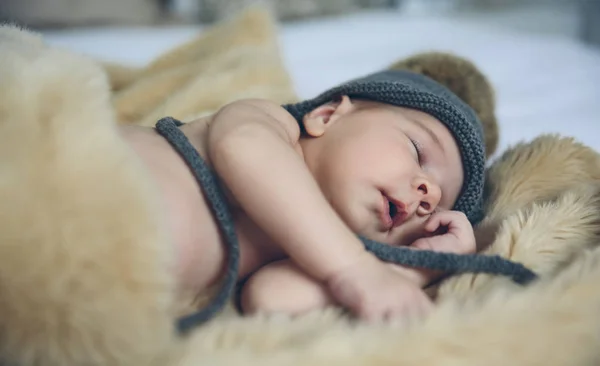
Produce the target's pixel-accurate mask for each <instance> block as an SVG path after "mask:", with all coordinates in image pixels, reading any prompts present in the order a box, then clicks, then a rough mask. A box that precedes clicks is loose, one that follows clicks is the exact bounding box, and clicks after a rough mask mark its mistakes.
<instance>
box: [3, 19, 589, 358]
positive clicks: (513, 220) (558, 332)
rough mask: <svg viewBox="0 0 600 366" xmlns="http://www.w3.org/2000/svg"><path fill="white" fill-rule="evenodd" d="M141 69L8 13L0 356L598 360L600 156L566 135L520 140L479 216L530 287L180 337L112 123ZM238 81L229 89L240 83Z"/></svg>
mask: <svg viewBox="0 0 600 366" xmlns="http://www.w3.org/2000/svg"><path fill="white" fill-rule="evenodd" d="M228 24H235V22H234V23H228ZM215 39H216V38H215ZM184 52H189V53H194V52H200V51H199V50H196V51H194V52H192V50H190V49H187V51H184ZM190 57H191V58H194V57H196V56H190ZM244 57H246V56H244ZM176 59H177V60H181V59H180V58H176ZM443 60H446V61H443ZM447 60H448V59H447V58H442V61H440V62H447ZM250 63H251V64H252V62H250ZM159 64H160V62H157V63H155V64H154V65H159ZM167 64H168V62H167ZM102 67H104V68H102ZM177 67H179V66H177ZM177 67H176V66H173V67H171V66H169V67H167V69H168V70H175V69H176V68H177ZM442 69H444V68H443V67H442ZM168 70H167V71H168ZM215 70H217V69H215ZM103 71H104V72H103ZM131 71H132V72H134V73H135V74H134V75H132V74H130V73H129V72H128V70H127V69H122V68H120V67H119V65H106V64H100V63H97V62H94V61H93V60H89V59H87V58H84V57H81V56H77V55H74V54H72V53H70V52H66V51H63V50H59V49H56V48H51V47H48V46H45V45H44V43H43V40H42V39H41V38H40V37H38V36H36V35H35V34H33V33H30V32H28V31H23V30H19V29H16V28H12V27H3V28H0V196H1V197H0V199H1V202H2V205H1V206H0V215H1V218H2V220H0V359H2V360H3V362H5V363H6V364H11V365H12V364H15V365H20V366H29V365H51V366H52V365H57V366H58V365H61V366H71V365H73V366H75V365H78V366H79V365H128V366H129V365H136V366H137V365H140V366H141V365H161V366H162V365H164V366H175V365H179V366H188V365H189V366H192V365H194V366H195V365H199V364H202V365H204V364H208V365H224V366H242V365H244V366H245V365H260V366H268V365H274V366H280V365H290V366H294V365H323V366H336V365H340V366H341V365H344V366H352V365H357V366H358V365H361V366H363V365H365V366H366V365H369V366H388V365H389V366H392V365H405V366H410V365H415V366H417V365H419V366H423V365H431V366H434V365H445V366H451V365H462V366H469V365H473V366H480V365H486V366H496V365H497V366H504V365H515V366H521V365H522V366H538V365H539V366H541V365H544V366H563V365H573V366H588V365H590V366H592V365H598V364H599V363H600V350H599V349H598V348H597V345H598V343H599V342H600V332H599V331H598V330H599V329H600V311H599V309H600V287H599V286H598V283H600V248H598V245H597V244H598V243H599V240H598V239H599V235H600V229H599V227H600V225H599V223H600V181H599V177H600V169H599V164H600V163H599V161H600V159H599V157H598V154H597V153H596V152H594V151H592V150H590V149H589V148H587V147H585V146H583V145H580V144H578V143H576V142H575V141H573V140H571V139H569V138H563V137H558V136H541V137H540V138H538V139H536V140H534V141H532V142H528V143H523V144H520V145H517V146H515V147H513V148H512V149H510V150H509V151H507V152H506V153H505V154H504V155H503V156H502V157H501V158H500V159H499V160H498V161H496V162H495V163H494V164H493V165H492V167H491V168H490V170H489V172H488V187H489V189H488V192H487V193H488V198H489V201H488V215H487V217H486V219H485V221H484V222H483V223H482V224H481V225H480V226H479V227H478V228H477V236H478V245H480V246H481V248H482V250H483V251H484V253H485V254H499V255H502V256H505V257H508V258H511V259H513V260H515V261H519V262H521V263H523V264H525V265H527V266H529V267H531V268H532V269H534V270H535V271H537V272H538V273H539V274H540V275H541V276H542V277H541V279H540V280H539V281H538V282H534V283H533V284H531V285H530V286H528V287H524V288H521V287H519V286H517V285H515V284H513V283H512V282H510V281H509V280H507V279H505V278H502V277H490V276H486V275H470V274H466V275H461V276H456V277H453V278H450V279H448V280H447V281H445V282H443V283H442V285H441V286H440V288H439V291H438V298H437V299H438V303H439V307H437V308H436V309H435V311H434V313H433V314H432V316H431V317H430V318H428V319H427V320H426V321H425V322H423V323H420V322H418V321H414V322H412V324H410V323H407V324H387V325H379V326H377V325H371V326H369V325H365V324H356V323H353V322H352V321H351V320H350V319H348V318H346V317H345V316H343V315H342V314H341V313H339V312H338V311H337V310H336V309H327V310H326V311H319V312H315V313H312V314H308V315H306V316H304V317H300V318H296V319H286V318H277V317H273V318H270V319H266V318H261V317H260V316H255V317H249V318H239V317H237V316H236V315H235V314H233V313H232V312H227V313H225V314H223V315H222V316H220V317H219V318H217V319H215V321H213V322H211V323H209V324H208V325H206V326H205V327H203V328H200V329H197V330H195V331H194V332H193V333H192V334H190V335H189V336H188V337H185V338H177V337H176V336H175V335H174V334H173V323H174V320H175V315H176V314H177V313H178V312H179V311H180V310H181V308H180V306H182V305H183V304H181V303H180V301H178V299H175V298H173V292H174V291H173V289H174V287H173V286H174V284H173V278H172V276H171V275H170V266H171V263H172V262H171V261H172V259H173V256H172V253H171V252H170V250H169V249H168V248H170V245H169V244H170V243H169V240H170V238H169V237H168V236H167V234H166V232H165V230H164V218H163V217H162V216H161V212H163V210H161V207H159V206H157V205H158V203H157V202H156V201H155V200H154V198H153V197H155V195H154V189H155V187H153V186H152V185H151V184H149V180H147V177H146V176H145V174H144V172H143V170H141V167H140V166H139V163H138V161H137V159H136V158H135V156H134V154H133V153H132V152H131V151H130V150H129V149H128V148H127V146H126V145H125V144H124V143H123V142H122V141H121V140H120V138H119V136H118V134H117V131H116V129H115V126H116V124H117V116H118V115H119V108H117V106H118V103H114V102H115V94H111V92H110V90H111V85H112V90H115V91H116V92H117V93H119V92H120V91H122V90H125V89H127V88H128V87H129V86H131V85H134V84H135V83H136V82H139V81H140V80H142V79H144V78H145V77H143V76H142V74H143V72H142V71H140V70H131ZM163 71H164V70H163ZM231 71H233V69H230V68H228V69H224V70H220V71H215V75H212V76H210V75H203V76H202V77H203V78H204V77H205V78H207V80H209V79H210V78H211V77H212V78H214V79H213V80H214V82H215V87H217V85H220V84H221V83H224V84H223V85H225V82H224V81H223V80H224V79H219V75H218V74H221V73H223V74H225V73H227V72H231ZM106 75H108V76H109V77H108V78H107V77H106ZM167 79H168V78H165V80H167ZM217 80H218V81H217ZM453 80H456V81H459V80H460V78H456V79H453ZM255 82H257V81H256V80H254V81H253V80H252V79H248V83H249V84H247V85H245V87H244V88H246V87H247V88H248V89H247V90H250V91H251V90H253V88H254V87H255V86H254V85H253V83H255ZM258 84H259V86H258V87H257V91H255V92H257V93H266V94H269V93H273V91H274V90H277V88H283V89H282V93H289V92H290V88H287V87H285V86H284V85H285V83H281V82H280V81H277V79H272V84H269V82H265V83H264V84H261V83H260V82H259V83H258ZM269 85H271V86H272V89H271V88H270V87H269ZM229 86H230V87H231V88H232V89H230V88H229V87H223V89H222V92H223V93H224V94H223V97H224V99H223V100H226V99H228V98H235V96H236V95H237V96H240V95H244V93H245V92H244V91H241V92H240V94H235V93H233V92H232V90H235V89H236V88H237V87H236V85H235V83H231V84H229ZM244 88H243V89H244ZM169 94H170V93H166V95H169ZM192 94H193V93H192ZM140 100H141V101H143V100H144V98H141V99H140ZM113 103H114V104H113ZM214 103H215V104H214V105H217V104H218V102H214ZM486 103H488V104H487V105H492V104H490V103H491V102H489V101H488V102H486ZM134 104H135V103H134ZM142 104H143V103H142ZM190 105H193V103H191V104H187V103H182V104H181V105H180V107H179V108H181V110H184V109H186V108H188V107H189V106H190ZM145 108H146V107H144V108H142V109H144V110H145ZM203 108H204V107H198V106H196V107H195V108H191V109H190V110H189V111H190V113H191V111H192V109H193V112H194V113H203V112H206V111H207V110H203ZM146 113H148V110H145V112H144V113H142V114H143V115H146ZM138 121H141V119H140V120H138ZM493 128H494V127H492V129H491V130H493ZM487 130H488V131H490V129H487Z"/></svg>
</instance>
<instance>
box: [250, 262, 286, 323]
mask: <svg viewBox="0 0 600 366" xmlns="http://www.w3.org/2000/svg"><path fill="white" fill-rule="evenodd" d="M280 282H281V279H278V278H277V277H276V276H274V273H273V269H271V268H269V267H268V266H267V267H265V268H262V269H261V270H259V271H257V272H256V273H254V274H253V275H252V276H251V277H250V278H249V279H248V280H247V281H246V283H245V284H244V286H243V287H242V290H241V293H240V305H241V308H242V311H243V312H244V313H246V314H253V313H257V312H273V311H276V310H277V308H278V307H281V304H278V303H279V302H280V300H278V298H281V297H284V296H285V294H283V293H282V291H283V290H284V289H285V286H282V284H281V283H280ZM278 305H279V306H278Z"/></svg>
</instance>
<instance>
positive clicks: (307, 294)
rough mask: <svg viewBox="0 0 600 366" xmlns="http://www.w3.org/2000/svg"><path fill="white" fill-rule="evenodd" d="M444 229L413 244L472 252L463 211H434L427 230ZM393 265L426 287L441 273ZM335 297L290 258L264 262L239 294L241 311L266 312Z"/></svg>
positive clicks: (315, 305) (301, 308)
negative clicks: (442, 232) (268, 262)
mask: <svg viewBox="0 0 600 366" xmlns="http://www.w3.org/2000/svg"><path fill="white" fill-rule="evenodd" d="M440 226H443V227H444V228H446V229H447V232H446V233H445V234H442V235H438V236H434V237H429V238H423V239H419V240H417V241H416V242H415V243H413V245H412V247H413V248H415V250H419V249H425V250H433V251H437V252H450V253H456V254H469V253H473V252H474V251H475V238H474V235H473V229H472V227H471V225H470V223H469V222H468V220H467V218H466V217H465V215H464V214H462V213H460V212H456V211H446V212H440V213H436V214H434V215H433V216H432V217H431V219H430V220H429V221H428V222H427V224H426V230H428V231H430V232H435V231H437V230H438V229H439V228H440ZM390 266H394V269H395V270H396V271H398V272H401V273H402V274H404V275H405V276H406V277H407V278H408V279H410V280H411V281H412V282H413V283H414V284H415V285H416V286H418V287H425V286H427V285H428V284H429V283H431V281H433V280H435V279H436V278H437V277H439V276H440V275H441V273H439V272H434V271H430V270H427V269H422V268H411V267H402V266H399V265H391V264H390ZM335 303H336V302H335V299H334V298H333V297H332V296H331V295H330V294H329V292H328V290H327V288H325V287H324V286H322V284H320V283H319V282H317V281H315V280H314V279H313V278H311V277H310V276H308V275H307V274H306V273H304V272H303V271H302V270H301V269H300V268H298V267H297V266H296V265H294V263H293V262H292V261H291V260H282V261H278V262H275V263H271V264H268V265H266V266H265V267H263V268H261V269H260V270H258V271H257V272H256V273H255V274H254V275H252V276H251V277H250V279H249V280H248V282H246V284H245V285H244V288H243V289H242V293H241V306H242V310H243V312H244V313H255V312H266V313H286V314H290V315H297V314H301V313H305V312H308V311H311V310H315V309H321V308H324V307H326V306H329V305H334V304H335Z"/></svg>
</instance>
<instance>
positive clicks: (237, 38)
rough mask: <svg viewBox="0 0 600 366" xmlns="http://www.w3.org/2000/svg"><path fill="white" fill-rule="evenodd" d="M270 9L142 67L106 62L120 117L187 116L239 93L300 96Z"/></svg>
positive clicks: (146, 120) (252, 12) (138, 120)
mask: <svg viewBox="0 0 600 366" xmlns="http://www.w3.org/2000/svg"><path fill="white" fill-rule="evenodd" d="M278 42H279V41H278V37H277V27H276V24H275V21H274V19H273V18H272V16H271V14H270V13H268V12H266V11H264V10H263V9H261V8H254V7H253V8H250V9H249V10H248V11H246V12H244V13H242V14H241V15H240V16H238V17H236V18H233V19H230V20H228V21H226V22H223V23H219V24H217V25H215V26H214V27H212V28H210V29H208V30H207V31H206V32H204V33H202V34H201V35H199V36H198V37H195V38H194V39H192V40H190V41H188V42H186V43H184V44H182V45H179V46H177V47H175V48H174V49H172V50H170V51H168V52H166V53H165V54H163V55H161V56H159V57H158V58H157V59H155V60H153V61H152V62H151V63H150V64H148V65H147V66H146V67H144V68H141V69H135V68H126V67H125V66H122V65H115V64H109V63H106V64H104V66H105V68H106V71H107V72H108V75H109V77H110V80H111V84H112V87H113V90H114V95H113V104H114V106H115V109H116V111H117V116H118V117H117V118H118V120H119V122H121V123H135V124H140V125H145V126H151V125H154V123H156V120H157V119H158V118H161V117H164V116H165V115H169V116H172V117H175V118H178V119H181V120H184V121H188V120H191V119H193V118H196V117H198V116H201V115H203V114H206V113H209V112H212V111H215V110H216V109H218V107H219V106H222V105H224V104H226V103H228V102H231V101H233V100H235V99H239V98H243V97H252V98H266V99H272V100H277V101H279V102H281V103H287V102H293V101H296V100H297V97H296V94H295V92H294V89H293V87H292V82H291V78H290V76H289V75H288V73H287V70H286V69H285V67H284V64H283V60H282V59H281V56H280V52H279V44H278Z"/></svg>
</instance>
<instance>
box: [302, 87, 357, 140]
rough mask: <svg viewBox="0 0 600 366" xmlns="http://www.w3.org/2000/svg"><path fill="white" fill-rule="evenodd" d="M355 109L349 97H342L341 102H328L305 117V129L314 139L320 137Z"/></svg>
mask: <svg viewBox="0 0 600 366" xmlns="http://www.w3.org/2000/svg"><path fill="white" fill-rule="evenodd" d="M353 109H354V106H353V104H352V101H351V100H350V98H349V97H348V96H347V95H342V96H341V97H340V99H339V100H334V101H330V102H327V103H325V104H322V105H320V106H318V107H317V108H315V109H313V110H312V111H310V112H309V113H307V114H306V115H305V116H304V119H303V121H302V122H303V123H304V129H305V130H306V132H307V133H308V134H309V135H310V136H312V137H319V136H321V135H323V134H324V133H325V131H326V130H327V129H328V128H329V127H330V126H331V125H333V124H334V123H335V122H336V121H337V120H338V119H339V118H340V117H342V116H344V115H346V114H348V113H350V112H351V111H352V110H353Z"/></svg>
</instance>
